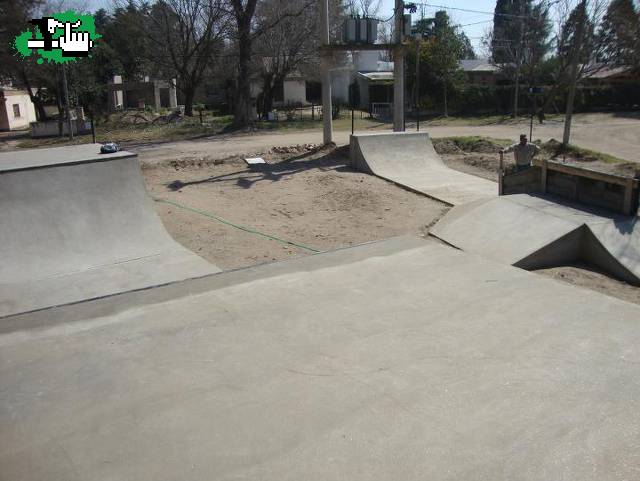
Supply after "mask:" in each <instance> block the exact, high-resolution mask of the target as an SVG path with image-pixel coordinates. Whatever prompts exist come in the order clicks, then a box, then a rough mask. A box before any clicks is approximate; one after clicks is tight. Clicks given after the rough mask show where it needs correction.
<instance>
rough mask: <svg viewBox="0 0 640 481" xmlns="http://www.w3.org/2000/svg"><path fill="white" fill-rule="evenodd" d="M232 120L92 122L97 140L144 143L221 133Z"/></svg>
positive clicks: (52, 143)
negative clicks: (153, 122) (94, 124)
mask: <svg viewBox="0 0 640 481" xmlns="http://www.w3.org/2000/svg"><path fill="white" fill-rule="evenodd" d="M232 122H233V116H231V115H227V116H219V117H211V116H208V117H205V121H204V123H202V124H201V123H200V118H199V117H198V116H197V115H195V116H194V117H184V118H183V119H182V120H181V121H179V122H173V123H169V124H167V123H156V124H152V123H150V122H149V123H131V122H125V121H123V120H122V119H117V118H114V117H113V116H110V117H109V118H108V119H106V120H103V121H97V122H96V141H97V142H99V143H105V142H116V143H119V144H136V143H145V142H160V141H176V140H188V139H193V138H198V137H205V136H209V135H216V134H219V133H221V132H223V131H224V130H225V129H226V128H228V126H229V125H231V123H232ZM91 140H92V138H91V135H90V134H88V135H79V136H74V138H73V140H69V138H68V137H46V138H37V139H32V138H28V139H24V140H22V141H20V142H18V144H17V147H19V148H24V149H33V148H39V147H56V146H62V145H76V144H86V143H88V142H91Z"/></svg>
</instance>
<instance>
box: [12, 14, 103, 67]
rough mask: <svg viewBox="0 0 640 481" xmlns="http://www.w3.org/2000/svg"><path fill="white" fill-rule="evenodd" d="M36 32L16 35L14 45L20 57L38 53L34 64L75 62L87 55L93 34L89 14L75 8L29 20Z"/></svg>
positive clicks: (96, 37) (94, 34)
mask: <svg viewBox="0 0 640 481" xmlns="http://www.w3.org/2000/svg"><path fill="white" fill-rule="evenodd" d="M31 24H33V25H34V26H35V29H34V30H35V31H31V30H27V31H24V32H22V33H21V34H20V35H18V36H17V37H16V38H15V41H14V46H15V48H16V51H17V52H18V54H20V55H21V56H22V57H29V56H31V55H32V54H34V53H35V54H36V55H37V56H38V59H37V63H38V64H42V63H44V61H45V60H46V61H48V62H54V63H67V62H74V61H76V60H77V59H78V58H79V57H90V52H91V49H92V48H93V44H94V41H95V40H97V39H98V38H100V35H98V34H96V31H95V23H94V20H93V17H92V16H91V15H80V14H78V13H76V12H74V11H71V10H69V11H67V12H63V13H56V14H53V15H51V16H50V17H42V18H37V19H33V20H31Z"/></svg>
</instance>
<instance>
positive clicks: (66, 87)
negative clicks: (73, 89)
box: [62, 64, 73, 140]
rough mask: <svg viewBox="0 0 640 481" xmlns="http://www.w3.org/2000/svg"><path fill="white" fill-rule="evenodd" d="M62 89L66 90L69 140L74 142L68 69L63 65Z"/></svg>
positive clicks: (65, 100) (65, 101) (65, 99)
mask: <svg viewBox="0 0 640 481" xmlns="http://www.w3.org/2000/svg"><path fill="white" fill-rule="evenodd" d="M62 88H63V89H64V103H65V111H66V115H67V126H68V127H69V138H70V139H71V140H73V124H72V123H71V109H70V108H69V87H68V86H67V69H66V68H65V64H62Z"/></svg>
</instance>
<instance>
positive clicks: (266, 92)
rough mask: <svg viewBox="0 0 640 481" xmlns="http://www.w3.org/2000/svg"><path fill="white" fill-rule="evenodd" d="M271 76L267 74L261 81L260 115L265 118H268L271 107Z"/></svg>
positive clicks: (272, 86)
mask: <svg viewBox="0 0 640 481" xmlns="http://www.w3.org/2000/svg"><path fill="white" fill-rule="evenodd" d="M273 89H274V83H273V77H272V76H271V75H267V76H265V77H263V82H262V115H263V116H264V118H265V119H268V118H269V112H271V110H272V109H273Z"/></svg>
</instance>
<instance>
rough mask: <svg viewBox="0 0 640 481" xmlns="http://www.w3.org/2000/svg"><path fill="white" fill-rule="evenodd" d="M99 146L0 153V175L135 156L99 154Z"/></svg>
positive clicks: (122, 152)
mask: <svg viewBox="0 0 640 481" xmlns="http://www.w3.org/2000/svg"><path fill="white" fill-rule="evenodd" d="M100 147H101V145H100V144H82V145H74V146H72V147H51V148H48V149H31V150H14V151H11V152H1V153H0V173H5V172H10V171H15V170H25V169H36V168H39V167H51V166H53V165H71V164H82V163H87V162H91V163H94V162H108V161H111V160H114V159H122V158H129V157H135V156H136V154H134V153H132V152H127V151H125V150H122V151H120V152H115V153H113V154H101V153H100Z"/></svg>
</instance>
